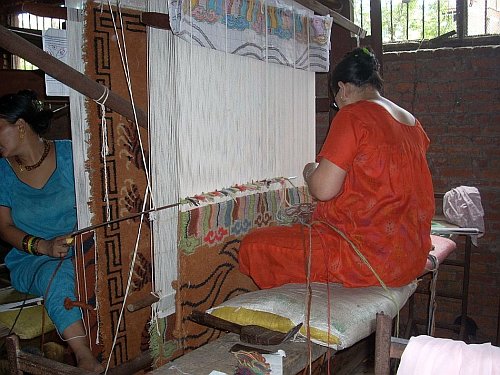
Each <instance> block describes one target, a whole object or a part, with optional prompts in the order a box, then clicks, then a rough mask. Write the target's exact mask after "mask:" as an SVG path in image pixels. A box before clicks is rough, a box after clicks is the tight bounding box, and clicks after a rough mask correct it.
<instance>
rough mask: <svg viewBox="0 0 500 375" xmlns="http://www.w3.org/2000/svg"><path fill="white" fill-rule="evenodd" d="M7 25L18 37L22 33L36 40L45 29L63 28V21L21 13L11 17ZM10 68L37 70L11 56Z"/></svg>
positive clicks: (26, 62) (18, 58)
mask: <svg viewBox="0 0 500 375" xmlns="http://www.w3.org/2000/svg"><path fill="white" fill-rule="evenodd" d="M9 24H10V25H11V26H13V27H14V28H15V29H14V31H16V32H17V33H19V34H20V35H21V34H23V33H27V34H31V35H32V36H34V37H36V38H41V37H42V32H43V31H45V30H47V29H50V28H53V29H62V28H63V27H64V20H61V19H58V18H49V17H38V16H34V15H32V14H29V13H21V14H17V15H15V16H11V19H10V22H9ZM21 36H22V35H21ZM40 44H41V39H40ZM12 68H13V69H21V70H35V69H38V68H37V67H36V66H34V65H33V64H31V63H30V62H28V61H26V60H24V59H22V58H20V57H18V56H12Z"/></svg>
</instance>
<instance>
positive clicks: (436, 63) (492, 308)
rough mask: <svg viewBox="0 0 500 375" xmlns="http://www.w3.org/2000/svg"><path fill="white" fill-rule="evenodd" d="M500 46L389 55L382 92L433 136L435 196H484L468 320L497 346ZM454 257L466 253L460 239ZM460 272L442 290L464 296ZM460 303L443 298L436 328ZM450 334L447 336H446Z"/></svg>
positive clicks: (448, 272) (451, 272) (449, 272)
mask: <svg viewBox="0 0 500 375" xmlns="http://www.w3.org/2000/svg"><path fill="white" fill-rule="evenodd" d="M499 61H500V47H499V46H491V47H467V48H443V49H436V50H420V51H417V52H399V53H386V54H384V57H383V62H384V80H385V95H386V96H387V97H388V98H389V99H391V100H394V101H395V102H397V103H398V104H400V105H401V106H403V107H404V108H406V109H408V110H410V111H411V112H412V113H414V114H415V116H417V117H418V118H419V120H420V121H421V123H422V125H423V127H424V128H425V130H426V131H427V134H428V135H429V138H430V139H431V147H430V149H429V156H428V159H429V165H430V168H431V172H432V176H433V181H434V188H435V191H437V192H446V191H448V190H449V189H451V188H453V187H456V186H460V185H468V186H475V187H477V188H478V189H479V191H480V193H481V199H482V204H483V208H484V211H485V218H484V219H485V232H486V234H485V235H484V237H482V238H480V239H479V244H478V245H479V246H478V247H473V249H472V250H473V251H472V257H471V267H470V287H469V308H468V315H469V316H470V317H471V318H472V319H473V320H474V321H475V322H476V324H477V326H478V328H479V330H478V332H477V340H478V341H479V342H484V341H491V342H493V343H495V342H496V341H497V340H498V338H497V334H498V333H497V332H498V318H499V317H498V314H499V306H500V302H499V296H500V242H499V241H500V210H499V207H500V147H499V146H500V64H499ZM457 241H458V242H459V247H458V249H459V251H458V252H457V254H455V257H457V258H460V257H461V256H462V255H463V252H462V249H463V242H462V240H461V239H458V240H457ZM461 282H462V273H461V272H460V270H459V269H457V268H455V269H453V267H446V269H445V268H444V267H443V268H442V270H441V274H440V277H439V285H438V287H439V289H440V290H446V291H452V292H459V291H460V288H461ZM459 311H460V301H456V300H450V299H446V298H439V299H438V310H437V320H438V323H439V322H440V321H441V323H445V324H451V323H453V320H454V318H455V317H456V316H457V315H458V313H459ZM441 334H442V335H446V333H445V332H441Z"/></svg>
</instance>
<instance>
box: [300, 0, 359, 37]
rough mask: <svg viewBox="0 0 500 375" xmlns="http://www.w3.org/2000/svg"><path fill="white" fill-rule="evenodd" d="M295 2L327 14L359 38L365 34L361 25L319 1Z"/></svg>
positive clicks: (324, 14) (304, 0) (305, 0)
mask: <svg viewBox="0 0 500 375" xmlns="http://www.w3.org/2000/svg"><path fill="white" fill-rule="evenodd" d="M296 1H297V3H299V4H301V5H303V6H305V7H306V8H309V9H311V10H312V11H314V12H316V13H318V14H319V15H321V16H326V15H327V14H328V15H330V16H331V17H332V18H333V22H335V23H336V24H337V25H339V26H342V27H343V28H344V29H347V30H349V31H350V32H352V33H354V34H356V35H359V37H360V38H364V37H365V36H366V30H363V29H362V28H361V27H359V26H358V25H356V24H355V23H354V22H352V21H351V20H349V19H347V18H345V17H344V16H342V15H341V14H339V13H337V12H335V11H334V10H332V9H330V8H328V7H327V6H326V5H324V4H322V3H320V2H319V1H316V0H296Z"/></svg>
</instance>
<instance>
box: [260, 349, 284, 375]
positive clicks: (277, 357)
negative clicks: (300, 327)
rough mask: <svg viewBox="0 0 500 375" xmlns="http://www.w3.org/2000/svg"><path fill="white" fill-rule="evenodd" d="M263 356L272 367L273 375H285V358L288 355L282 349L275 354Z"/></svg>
mask: <svg viewBox="0 0 500 375" xmlns="http://www.w3.org/2000/svg"><path fill="white" fill-rule="evenodd" d="M262 356H263V357H264V358H265V359H266V362H267V363H269V365H270V366H271V374H272V375H283V357H286V354H285V352H284V351H283V350H281V349H280V350H278V351H277V352H276V353H273V354H262Z"/></svg>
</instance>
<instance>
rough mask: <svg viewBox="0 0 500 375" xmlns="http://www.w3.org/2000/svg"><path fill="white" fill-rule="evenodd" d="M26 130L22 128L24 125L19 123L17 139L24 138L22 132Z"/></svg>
mask: <svg viewBox="0 0 500 375" xmlns="http://www.w3.org/2000/svg"><path fill="white" fill-rule="evenodd" d="M25 132H26V130H24V127H23V126H21V125H19V139H20V140H23V139H24V133H25Z"/></svg>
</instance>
